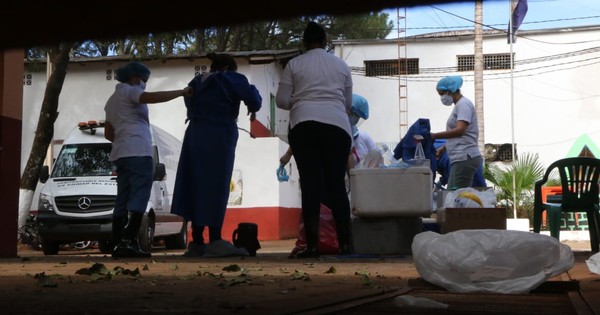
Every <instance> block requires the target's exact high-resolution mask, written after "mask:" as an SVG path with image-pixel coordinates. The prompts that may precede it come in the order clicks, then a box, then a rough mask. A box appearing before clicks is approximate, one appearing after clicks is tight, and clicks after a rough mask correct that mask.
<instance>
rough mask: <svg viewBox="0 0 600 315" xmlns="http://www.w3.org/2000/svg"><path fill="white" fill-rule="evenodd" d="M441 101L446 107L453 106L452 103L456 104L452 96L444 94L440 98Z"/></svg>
mask: <svg viewBox="0 0 600 315" xmlns="http://www.w3.org/2000/svg"><path fill="white" fill-rule="evenodd" d="M440 100H441V101H442V104H444V105H446V106H450V105H452V103H454V99H453V98H452V96H451V95H448V94H444V95H442V96H440Z"/></svg>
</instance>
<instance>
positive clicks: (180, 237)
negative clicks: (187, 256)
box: [165, 221, 188, 249]
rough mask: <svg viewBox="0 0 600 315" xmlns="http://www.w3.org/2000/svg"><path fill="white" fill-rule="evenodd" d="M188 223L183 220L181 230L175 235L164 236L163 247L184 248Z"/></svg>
mask: <svg viewBox="0 0 600 315" xmlns="http://www.w3.org/2000/svg"><path fill="white" fill-rule="evenodd" d="M187 227H188V224H187V222H185V221H184V222H183V224H182V225H181V230H180V231H179V233H177V234H175V235H170V236H167V237H165V247H166V248H167V249H185V248H186V247H187V240H188V229H187Z"/></svg>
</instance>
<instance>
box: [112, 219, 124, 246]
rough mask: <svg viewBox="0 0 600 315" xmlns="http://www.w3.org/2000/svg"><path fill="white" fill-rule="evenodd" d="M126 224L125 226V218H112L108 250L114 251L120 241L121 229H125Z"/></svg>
mask: <svg viewBox="0 0 600 315" xmlns="http://www.w3.org/2000/svg"><path fill="white" fill-rule="evenodd" d="M126 224H127V217H113V221H112V238H111V240H110V247H109V248H112V249H113V251H114V249H115V247H116V246H117V244H118V243H119V240H121V235H122V233H123V229H124V228H125V225H126Z"/></svg>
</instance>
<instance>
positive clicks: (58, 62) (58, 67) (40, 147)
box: [19, 43, 76, 227]
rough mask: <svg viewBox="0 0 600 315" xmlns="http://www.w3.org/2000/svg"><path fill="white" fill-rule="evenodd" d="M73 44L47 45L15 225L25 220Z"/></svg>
mask: <svg viewBox="0 0 600 315" xmlns="http://www.w3.org/2000/svg"><path fill="white" fill-rule="evenodd" d="M75 46H76V44H75V43H60V44H58V45H56V46H54V47H50V48H49V49H48V58H49V60H50V62H51V63H50V64H51V65H52V69H50V70H51V73H50V77H49V78H48V83H47V84H46V91H45V93H44V99H43V101H42V109H41V110H40V116H39V119H38V124H37V128H36V130H35V137H34V139H33V144H32V146H31V153H30V154H29V159H28V160H27V164H26V165H25V169H24V171H23V175H22V176H21V182H20V183H19V188H20V189H21V194H22V195H24V196H31V197H29V198H21V203H20V204H19V227H21V226H23V225H24V224H25V221H26V218H27V215H28V214H29V209H30V208H31V202H32V198H33V193H34V192H35V188H36V186H37V182H38V179H39V174H40V170H41V168H42V165H43V162H44V159H45V157H46V152H47V151H48V146H49V145H50V141H52V137H53V136H54V122H55V121H56V118H57V117H58V99H59V96H60V92H61V90H62V87H63V83H64V82H65V77H66V76H67V68H68V66H69V60H70V53H71V50H72V49H73V47H75Z"/></svg>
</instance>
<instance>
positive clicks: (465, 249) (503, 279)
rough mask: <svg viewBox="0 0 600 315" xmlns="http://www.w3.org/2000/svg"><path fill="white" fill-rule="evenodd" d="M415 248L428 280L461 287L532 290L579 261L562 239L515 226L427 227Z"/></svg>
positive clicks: (508, 291) (458, 289)
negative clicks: (450, 229) (441, 229)
mask: <svg viewBox="0 0 600 315" xmlns="http://www.w3.org/2000/svg"><path fill="white" fill-rule="evenodd" d="M412 252H413V258H414V262H415V265H416V267H417V271H418V272H419V274H420V275H421V277H422V278H423V279H424V280H426V281H428V282H431V283H433V284H436V285H438V286H441V287H443V288H445V289H446V290H448V291H451V292H460V293H470V292H484V293H505V294H521V293H528V292H529V291H530V290H532V289H535V288H537V287H538V286H539V285H540V284H542V283H543V282H545V281H546V280H547V279H549V278H551V277H554V276H557V275H559V274H561V273H563V272H565V271H568V270H569V269H571V268H572V267H573V265H574V259H573V252H572V251H571V248H570V247H569V246H567V245H565V244H561V243H560V242H559V241H558V240H557V239H555V238H553V237H551V236H548V235H544V234H538V233H530V232H524V231H512V230H460V231H455V232H451V233H448V234H443V235H442V234H438V233H435V232H422V233H419V234H417V235H416V236H415V238H414V240H413V243H412Z"/></svg>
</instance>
